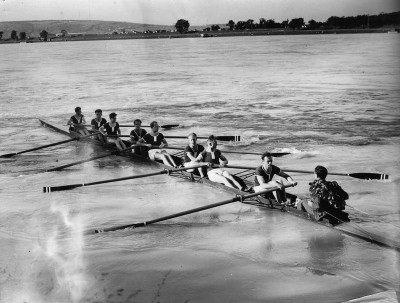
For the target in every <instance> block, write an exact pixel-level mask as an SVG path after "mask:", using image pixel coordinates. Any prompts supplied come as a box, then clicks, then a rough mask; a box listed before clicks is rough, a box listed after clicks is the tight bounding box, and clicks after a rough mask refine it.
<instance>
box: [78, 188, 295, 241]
mask: <svg viewBox="0 0 400 303" xmlns="http://www.w3.org/2000/svg"><path fill="white" fill-rule="evenodd" d="M296 185H297V183H294V184H289V185H283V186H282V187H284V188H287V187H292V186H296ZM278 189H279V188H278V187H277V186H275V187H272V188H269V189H266V190H263V191H260V192H258V193H254V194H248V195H243V196H241V195H238V196H236V197H235V198H232V199H228V200H224V201H221V202H217V203H213V204H209V205H205V206H201V207H197V208H192V209H189V210H186V211H182V212H179V213H175V214H172V215H169V216H165V217H161V218H158V219H154V220H150V221H145V222H141V223H133V224H127V225H120V226H115V227H109V228H103V229H95V230H91V231H87V232H86V233H85V234H87V235H90V234H96V233H102V232H109V231H116V230H120V229H126V228H132V227H133V228H136V227H144V226H146V225H150V224H154V223H158V222H161V221H166V220H169V219H173V218H177V217H181V216H185V215H188V214H192V213H196V212H199V211H202V210H206V209H210V208H215V207H218V206H222V205H225V204H229V203H233V202H237V201H243V200H245V199H249V198H252V197H256V196H258V195H262V194H265V193H267V192H271V191H274V190H278Z"/></svg>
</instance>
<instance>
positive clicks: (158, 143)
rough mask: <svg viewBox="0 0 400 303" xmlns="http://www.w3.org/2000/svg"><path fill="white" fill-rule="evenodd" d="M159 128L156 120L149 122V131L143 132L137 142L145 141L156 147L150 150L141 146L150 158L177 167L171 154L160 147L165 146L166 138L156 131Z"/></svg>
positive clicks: (166, 144)
mask: <svg viewBox="0 0 400 303" xmlns="http://www.w3.org/2000/svg"><path fill="white" fill-rule="evenodd" d="M159 128H160V127H159V126H158V123H157V122H156V121H153V122H151V123H150V132H148V133H147V134H145V135H144V136H143V138H142V139H140V140H139V143H147V144H151V145H153V146H154V147H158V148H155V149H150V150H148V148H145V147H142V149H143V150H146V151H147V153H148V157H149V158H150V160H153V161H154V160H160V161H162V162H163V163H164V164H165V165H168V166H172V167H178V165H177V164H176V163H175V161H174V159H173V158H172V156H171V155H170V154H169V153H168V152H167V151H166V150H163V149H162V148H163V147H167V146H168V143H167V140H165V138H164V135H163V134H162V133H160V132H159V131H158V130H159Z"/></svg>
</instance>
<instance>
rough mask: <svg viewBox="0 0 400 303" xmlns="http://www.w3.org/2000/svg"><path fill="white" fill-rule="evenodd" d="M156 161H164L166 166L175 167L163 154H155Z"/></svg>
mask: <svg viewBox="0 0 400 303" xmlns="http://www.w3.org/2000/svg"><path fill="white" fill-rule="evenodd" d="M154 159H155V160H160V161H162V162H163V163H164V164H165V165H168V166H171V167H174V165H173V164H172V163H171V162H170V161H169V159H168V158H167V157H166V156H165V154H163V153H155V154H154Z"/></svg>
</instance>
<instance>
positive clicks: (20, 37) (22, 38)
mask: <svg viewBox="0 0 400 303" xmlns="http://www.w3.org/2000/svg"><path fill="white" fill-rule="evenodd" d="M19 39H20V40H26V33H25V32H20V33H19Z"/></svg>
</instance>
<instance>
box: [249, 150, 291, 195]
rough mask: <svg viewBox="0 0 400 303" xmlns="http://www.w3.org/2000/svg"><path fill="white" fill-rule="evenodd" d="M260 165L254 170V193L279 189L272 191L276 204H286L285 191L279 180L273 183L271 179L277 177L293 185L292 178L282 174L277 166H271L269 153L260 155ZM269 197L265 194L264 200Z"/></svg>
mask: <svg viewBox="0 0 400 303" xmlns="http://www.w3.org/2000/svg"><path fill="white" fill-rule="evenodd" d="M261 159H262V165H261V166H259V167H257V168H256V171H255V180H254V183H255V184H254V192H256V193H257V192H260V191H262V190H266V189H270V188H272V187H278V188H279V189H278V190H276V191H273V196H274V197H275V199H276V201H277V202H278V203H286V191H285V188H284V187H283V183H282V181H281V180H276V181H273V180H272V178H273V177H274V176H275V175H278V176H280V177H282V178H285V179H286V180H288V181H289V182H290V183H292V184H295V182H294V181H293V179H292V177H290V176H289V175H288V174H286V173H285V172H283V171H282V170H281V169H280V168H279V167H278V166H275V165H273V164H272V155H271V154H270V153H269V152H265V153H263V154H262V155H261ZM270 197H271V196H270V195H268V194H267V196H266V197H265V198H267V199H269V198H270Z"/></svg>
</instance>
